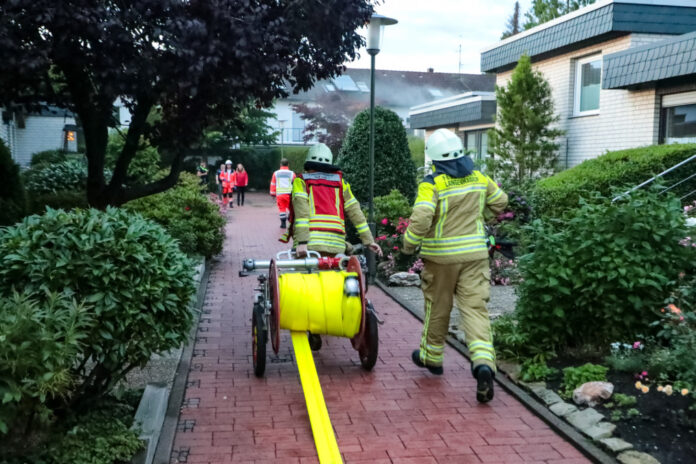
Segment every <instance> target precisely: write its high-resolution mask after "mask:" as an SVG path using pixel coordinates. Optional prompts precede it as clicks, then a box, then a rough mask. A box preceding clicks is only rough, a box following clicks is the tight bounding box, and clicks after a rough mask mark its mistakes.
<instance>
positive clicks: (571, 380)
mask: <svg viewBox="0 0 696 464" xmlns="http://www.w3.org/2000/svg"><path fill="white" fill-rule="evenodd" d="M608 371H609V368H607V367H604V366H600V365H597V364H592V363H587V364H585V365H582V366H579V367H566V368H565V369H563V388H564V393H565V395H566V396H570V395H572V394H573V390H575V389H576V388H578V387H579V386H580V385H582V384H583V383H586V382H606V381H607V372H608Z"/></svg>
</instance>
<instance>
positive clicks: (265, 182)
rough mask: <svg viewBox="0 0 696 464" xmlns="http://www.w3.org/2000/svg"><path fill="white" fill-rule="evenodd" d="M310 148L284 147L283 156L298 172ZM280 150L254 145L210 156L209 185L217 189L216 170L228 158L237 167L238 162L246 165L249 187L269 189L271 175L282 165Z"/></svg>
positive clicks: (212, 189)
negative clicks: (213, 156) (214, 156)
mask: <svg viewBox="0 0 696 464" xmlns="http://www.w3.org/2000/svg"><path fill="white" fill-rule="evenodd" d="M308 150H309V146H306V145H303V146H299V147H297V146H291V147H283V156H285V158H287V159H288V160H289V161H290V169H292V170H293V171H295V172H297V173H300V172H302V170H303V165H304V160H305V157H306V156H307V151H308ZM280 151H281V150H280V147H253V148H242V149H237V150H228V151H226V152H222V153H220V152H219V153H217V157H216V158H215V159H213V158H211V157H209V158H208V164H209V166H208V168H209V169H210V172H211V174H212V175H211V176H210V178H209V182H208V185H209V186H210V187H211V191H213V192H214V191H215V189H214V186H215V171H217V170H218V168H219V167H220V165H221V164H222V163H224V162H225V161H226V160H228V159H229V160H231V161H232V162H233V163H234V166H235V168H236V167H237V164H238V163H242V164H243V165H244V169H246V171H247V173H248V174H249V188H252V189H257V190H262V191H267V190H268V189H269V187H270V184H271V176H272V175H273V173H274V172H275V171H276V170H277V169H278V168H279V167H280V159H281V154H280Z"/></svg>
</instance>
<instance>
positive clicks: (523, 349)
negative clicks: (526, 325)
mask: <svg viewBox="0 0 696 464" xmlns="http://www.w3.org/2000/svg"><path fill="white" fill-rule="evenodd" d="M516 317H517V316H516V315H515V314H514V313H513V314H510V313H508V314H503V315H502V316H500V317H498V318H496V319H495V320H494V321H493V322H492V323H491V331H492V333H493V345H494V347H495V351H496V353H497V355H498V358H502V359H511V360H515V361H517V360H531V362H536V363H545V362H546V361H548V360H549V359H552V358H554V357H555V356H556V353H554V352H553V351H550V350H548V349H545V348H543V347H540V346H539V345H540V344H536V343H532V342H531V339H530V338H529V334H527V333H525V332H523V331H522V330H521V329H520V324H519V321H518V320H517V318H516Z"/></svg>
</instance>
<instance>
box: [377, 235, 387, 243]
mask: <svg viewBox="0 0 696 464" xmlns="http://www.w3.org/2000/svg"><path fill="white" fill-rule="evenodd" d="M386 239H387V236H386V235H380V236H379V237H377V241H378V242H379V241H382V240H386Z"/></svg>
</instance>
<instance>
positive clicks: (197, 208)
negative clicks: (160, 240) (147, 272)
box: [124, 173, 225, 258]
mask: <svg viewBox="0 0 696 464" xmlns="http://www.w3.org/2000/svg"><path fill="white" fill-rule="evenodd" d="M124 208H125V209H127V210H129V211H134V212H137V213H140V214H142V215H143V216H144V217H146V218H148V219H151V220H153V221H155V222H157V223H158V224H161V225H162V226H163V227H164V228H165V229H167V232H169V234H170V235H171V236H172V237H174V238H175V239H177V241H178V243H179V247H180V248H181V250H182V251H184V252H185V253H187V254H190V255H193V254H197V255H203V256H205V257H207V258H210V257H211V256H213V255H216V254H218V253H220V252H221V251H222V242H223V240H224V234H223V229H222V228H223V226H224V225H225V220H224V218H223V217H222V216H221V215H220V209H219V208H218V207H217V206H216V205H214V204H213V203H211V202H210V200H208V198H207V197H206V196H204V195H201V194H200V191H199V185H198V178H197V177H196V176H194V175H193V174H189V173H181V175H180V176H179V183H178V184H177V186H176V187H174V188H171V189H169V190H166V191H164V192H162V193H158V194H157V195H150V196H147V197H144V198H140V199H138V200H135V201H131V202H128V203H126V204H125V205H124Z"/></svg>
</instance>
